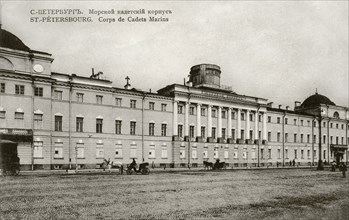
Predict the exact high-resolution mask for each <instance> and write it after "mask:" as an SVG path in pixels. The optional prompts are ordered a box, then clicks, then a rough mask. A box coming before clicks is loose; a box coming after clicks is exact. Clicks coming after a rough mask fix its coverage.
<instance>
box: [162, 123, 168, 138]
mask: <svg viewBox="0 0 349 220" xmlns="http://www.w3.org/2000/svg"><path fill="white" fill-rule="evenodd" d="M161 136H167V124H161Z"/></svg>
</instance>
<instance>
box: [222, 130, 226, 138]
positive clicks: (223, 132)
mask: <svg viewBox="0 0 349 220" xmlns="http://www.w3.org/2000/svg"><path fill="white" fill-rule="evenodd" d="M225 131H226V129H225V128H222V138H223V139H225V138H226V134H225Z"/></svg>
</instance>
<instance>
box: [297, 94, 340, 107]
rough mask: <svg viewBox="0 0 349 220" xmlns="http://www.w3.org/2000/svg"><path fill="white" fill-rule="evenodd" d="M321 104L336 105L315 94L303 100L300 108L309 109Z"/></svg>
mask: <svg viewBox="0 0 349 220" xmlns="http://www.w3.org/2000/svg"><path fill="white" fill-rule="evenodd" d="M321 104H325V105H336V104H334V102H332V101H331V100H330V99H329V98H327V97H326V96H323V95H320V94H318V93H317V92H316V93H315V95H312V96H309V97H308V98H307V99H305V100H304V102H303V103H302V105H301V107H303V108H309V107H315V106H319V105H321Z"/></svg>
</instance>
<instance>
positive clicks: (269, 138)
mask: <svg viewBox="0 0 349 220" xmlns="http://www.w3.org/2000/svg"><path fill="white" fill-rule="evenodd" d="M268 141H269V142H271V132H270V131H269V132H268Z"/></svg>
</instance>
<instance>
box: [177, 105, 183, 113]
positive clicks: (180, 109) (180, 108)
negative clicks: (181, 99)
mask: <svg viewBox="0 0 349 220" xmlns="http://www.w3.org/2000/svg"><path fill="white" fill-rule="evenodd" d="M177 113H178V114H183V105H179V106H178V109H177Z"/></svg>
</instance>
